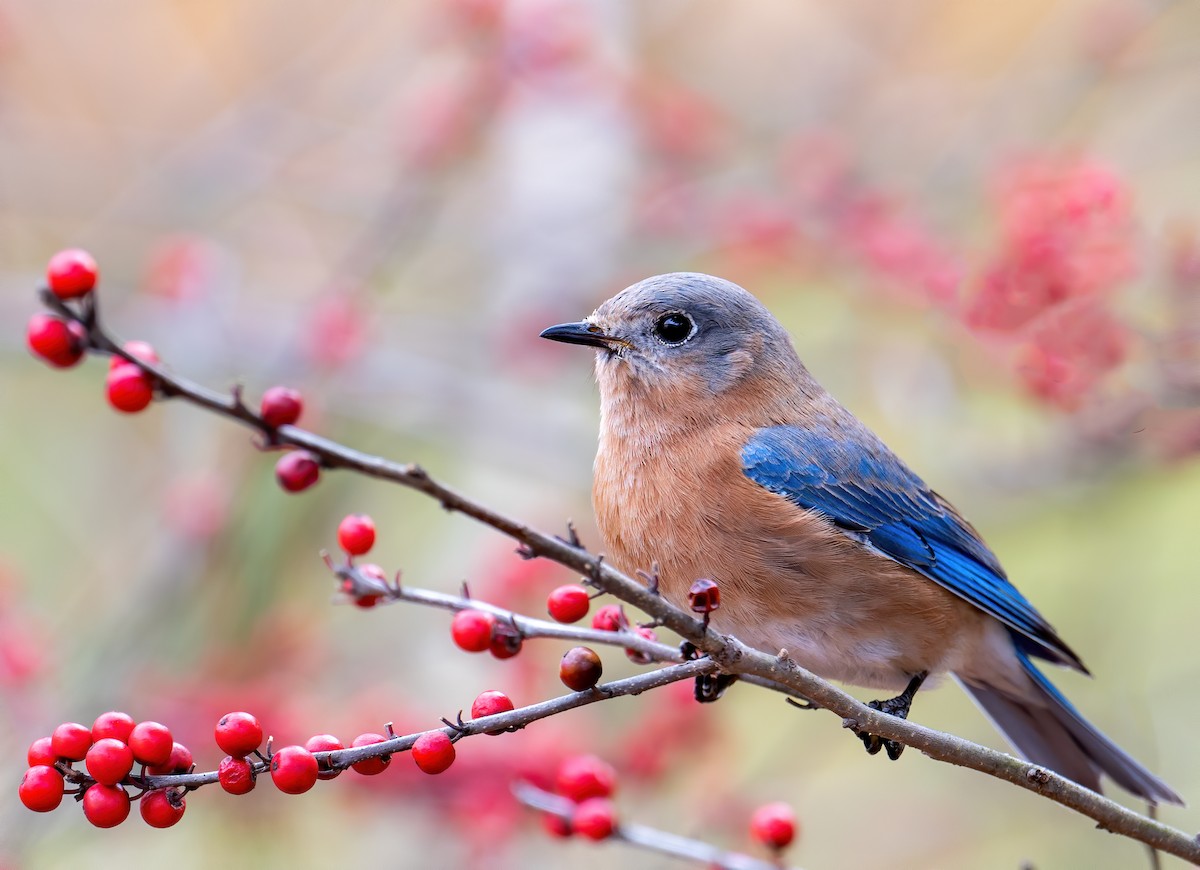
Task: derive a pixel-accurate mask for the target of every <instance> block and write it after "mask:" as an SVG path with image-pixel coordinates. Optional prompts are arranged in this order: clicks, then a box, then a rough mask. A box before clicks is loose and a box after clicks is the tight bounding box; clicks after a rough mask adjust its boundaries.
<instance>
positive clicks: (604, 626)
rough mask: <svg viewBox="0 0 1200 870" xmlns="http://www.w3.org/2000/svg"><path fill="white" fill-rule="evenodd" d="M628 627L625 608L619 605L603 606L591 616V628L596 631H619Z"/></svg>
mask: <svg viewBox="0 0 1200 870" xmlns="http://www.w3.org/2000/svg"><path fill="white" fill-rule="evenodd" d="M628 625H629V620H628V619H627V618H626V617H625V608H623V607H622V606H621V605H620V604H605V605H604V606H603V607H601V608H600V609H599V610H597V611H596V612H595V613H593V614H592V628H594V629H596V630H597V631H621V630H622V629H623V628H626V627H627V626H628Z"/></svg>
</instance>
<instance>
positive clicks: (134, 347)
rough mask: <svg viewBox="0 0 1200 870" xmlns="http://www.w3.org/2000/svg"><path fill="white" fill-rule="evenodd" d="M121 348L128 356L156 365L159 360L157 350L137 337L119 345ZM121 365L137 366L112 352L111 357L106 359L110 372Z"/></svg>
mask: <svg viewBox="0 0 1200 870" xmlns="http://www.w3.org/2000/svg"><path fill="white" fill-rule="evenodd" d="M121 349H122V350H124V351H125V353H127V354H129V355H130V356H132V357H137V358H138V359H140V360H143V361H145V362H148V363H152V364H154V365H157V364H158V362H159V359H158V352H157V351H156V350H155V349H154V347H153V346H152V345H150V343H149V342H145V341H138V340H137V339H134V340H132V341H127V342H125V343H124V344H123V345H121ZM121 366H130V367H132V368H135V369H136V368H138V366H137V365H134V364H133V363H131V362H130V361H129V360H127V359H125V357H123V356H117V355H116V354H115V353H114V354H113V355H112V359H110V360H109V361H108V370H109V371H110V372H111V371H114V370H116V369H119V368H121Z"/></svg>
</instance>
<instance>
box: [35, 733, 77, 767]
mask: <svg viewBox="0 0 1200 870" xmlns="http://www.w3.org/2000/svg"><path fill="white" fill-rule="evenodd" d="M84 751H85V752H86V751H87V750H84ZM56 761H58V756H57V755H55V754H54V744H53V741H52V740H51V739H50V738H49V737H39V738H38V739H37V740H35V741H33V742H32V743H30V744H29V751H28V752H26V753H25V762H26V763H27V764H28V765H29V766H30V767H37V766H38V765H39V764H45V765H50V766H53V765H54V762H56Z"/></svg>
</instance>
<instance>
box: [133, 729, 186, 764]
mask: <svg viewBox="0 0 1200 870" xmlns="http://www.w3.org/2000/svg"><path fill="white" fill-rule="evenodd" d="M174 746H175V740H174V738H173V737H172V736H171V729H169V728H168V727H167V726H166V725H162V724H160V723H158V722H139V723H137V724H136V725H134V726H133V730H132V731H130V732H129V748H130V749H132V750H133V758H134V760H135V761H138V762H140V763H141V764H145V765H150V766H153V765H155V764H166V763H167V760H168V759H169V758H170V757H171V750H172V749H173V748H174Z"/></svg>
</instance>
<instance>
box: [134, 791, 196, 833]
mask: <svg viewBox="0 0 1200 870" xmlns="http://www.w3.org/2000/svg"><path fill="white" fill-rule="evenodd" d="M185 809H187V801H186V800H184V797H183V795H181V794H177V793H174V792H172V791H170V790H168V789H165V788H158V789H155V790H154V791H152V792H147V793H146V794H144V795H142V800H141V812H142V819H143V820H144V821H145V822H146V824H147V825H149V826H150V827H152V828H169V827H171V825H173V824H175V823H176V822H178V821H179V820H180V819H182V818H183V811H184V810H185Z"/></svg>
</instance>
